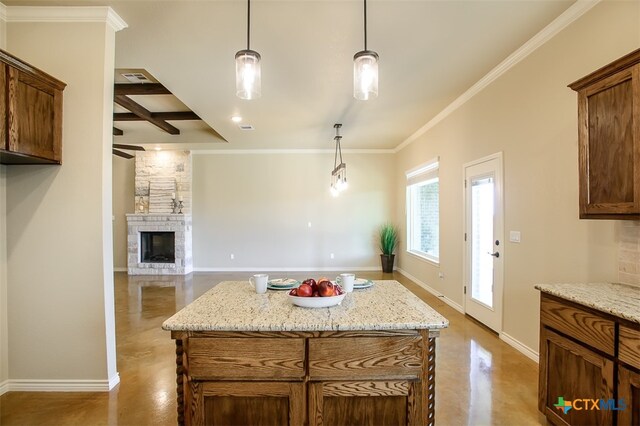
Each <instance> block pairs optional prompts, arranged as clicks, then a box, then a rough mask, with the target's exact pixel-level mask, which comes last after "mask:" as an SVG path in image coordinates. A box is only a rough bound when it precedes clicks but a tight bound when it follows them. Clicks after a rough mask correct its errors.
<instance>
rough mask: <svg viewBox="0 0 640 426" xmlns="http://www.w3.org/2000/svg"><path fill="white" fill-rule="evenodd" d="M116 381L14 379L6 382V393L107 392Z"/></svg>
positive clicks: (117, 377)
mask: <svg viewBox="0 0 640 426" xmlns="http://www.w3.org/2000/svg"><path fill="white" fill-rule="evenodd" d="M116 379H117V380H114V378H112V379H111V380H31V379H16V380H11V379H10V380H7V381H6V382H5V383H6V387H7V388H8V389H7V391H10V392H108V391H110V390H111V389H113V388H112V387H111V382H112V381H114V382H115V384H113V386H115V385H117V384H118V382H119V381H120V377H119V376H116Z"/></svg>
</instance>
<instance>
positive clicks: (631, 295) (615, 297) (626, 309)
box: [535, 283, 640, 324]
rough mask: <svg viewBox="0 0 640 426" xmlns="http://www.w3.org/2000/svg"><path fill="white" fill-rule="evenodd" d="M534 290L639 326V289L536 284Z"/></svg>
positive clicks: (614, 285)
mask: <svg viewBox="0 0 640 426" xmlns="http://www.w3.org/2000/svg"><path fill="white" fill-rule="evenodd" d="M535 288H536V289H538V290H540V291H541V292H543V293H547V294H551V295H553V296H556V297H560V298H562V299H566V300H570V301H572V302H575V303H579V304H580V305H584V306H587V307H589V308H593V309H596V310H598V311H601V312H605V313H608V314H611V315H613V316H616V317H620V318H624V319H626V320H629V321H633V322H636V323H639V324H640V287H638V286H632V285H628V284H615V283H590V284H583V283H573V284H538V285H536V286H535Z"/></svg>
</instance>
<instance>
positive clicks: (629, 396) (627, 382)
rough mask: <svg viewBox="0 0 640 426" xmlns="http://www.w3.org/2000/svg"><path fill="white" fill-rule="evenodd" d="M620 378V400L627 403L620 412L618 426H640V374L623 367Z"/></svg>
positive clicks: (619, 374) (620, 370) (619, 371)
mask: <svg viewBox="0 0 640 426" xmlns="http://www.w3.org/2000/svg"><path fill="white" fill-rule="evenodd" d="M618 378H619V385H618V399H619V400H621V401H624V403H625V409H624V410H620V411H618V424H619V425H640V374H638V373H636V372H634V371H631V370H630V369H628V368H625V367H622V366H621V367H620V369H619V370H618Z"/></svg>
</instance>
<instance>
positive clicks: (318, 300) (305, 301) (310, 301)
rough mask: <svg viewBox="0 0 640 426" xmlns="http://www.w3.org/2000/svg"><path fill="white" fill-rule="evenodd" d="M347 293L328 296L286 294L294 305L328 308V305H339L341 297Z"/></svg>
mask: <svg viewBox="0 0 640 426" xmlns="http://www.w3.org/2000/svg"><path fill="white" fill-rule="evenodd" d="M346 295H347V294H346V293H345V294H341V295H339V296H329V297H300V296H291V295H289V296H287V297H288V298H289V300H290V301H291V303H293V304H294V305H296V306H301V307H303V308H328V307H330V306H336V305H339V304H340V303H341V302H342V299H344V297H345V296H346Z"/></svg>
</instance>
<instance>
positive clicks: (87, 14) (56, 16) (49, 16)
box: [6, 6, 128, 32]
mask: <svg viewBox="0 0 640 426" xmlns="http://www.w3.org/2000/svg"><path fill="white" fill-rule="evenodd" d="M6 21H7V22H105V23H106V24H107V25H109V26H110V27H111V28H113V30H114V31H116V32H117V31H120V30H123V29H125V28H127V27H128V25H127V23H126V22H125V21H124V19H122V18H121V17H120V15H118V14H117V13H116V12H115V11H114V10H113V9H111V8H110V7H108V6H9V7H7V8H6Z"/></svg>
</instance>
